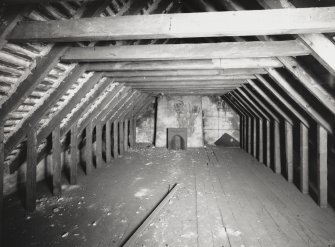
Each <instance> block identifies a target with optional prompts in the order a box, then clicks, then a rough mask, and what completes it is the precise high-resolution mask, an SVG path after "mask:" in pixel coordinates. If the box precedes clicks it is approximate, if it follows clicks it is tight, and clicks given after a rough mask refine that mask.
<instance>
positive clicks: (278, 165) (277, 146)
mask: <svg viewBox="0 0 335 247" xmlns="http://www.w3.org/2000/svg"><path fill="white" fill-rule="evenodd" d="M274 141H275V150H274V151H275V157H274V162H275V173H277V174H280V173H281V159H280V129H279V123H278V122H277V121H275V140H274Z"/></svg>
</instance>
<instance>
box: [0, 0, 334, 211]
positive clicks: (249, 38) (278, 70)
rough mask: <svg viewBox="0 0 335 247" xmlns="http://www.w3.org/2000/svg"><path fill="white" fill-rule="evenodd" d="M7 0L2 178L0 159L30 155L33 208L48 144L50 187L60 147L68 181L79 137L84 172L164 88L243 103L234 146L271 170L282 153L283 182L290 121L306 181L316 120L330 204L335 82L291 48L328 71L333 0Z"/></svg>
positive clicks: (1, 43)
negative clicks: (250, 5) (322, 1)
mask: <svg viewBox="0 0 335 247" xmlns="http://www.w3.org/2000/svg"><path fill="white" fill-rule="evenodd" d="M7 2H8V4H7V5H5V8H6V10H7V11H6V13H7V14H8V17H7V21H6V22H3V23H2V24H1V26H0V30H1V34H0V35H1V36H0V72H1V73H0V107H1V108H0V139H1V142H0V171H1V172H0V177H1V182H0V185H1V186H0V188H1V191H2V189H3V173H4V171H5V172H10V173H15V172H17V171H18V169H23V168H21V166H22V164H23V163H25V162H26V168H25V169H26V192H27V193H26V207H27V209H28V210H31V211H32V210H34V209H35V202H36V166H37V164H38V163H39V162H40V161H41V160H42V159H43V158H45V157H46V156H47V155H51V159H52V164H53V191H54V194H56V195H57V194H59V193H60V192H61V182H60V181H61V179H60V178H61V166H62V164H61V152H63V150H68V151H69V152H70V160H71V162H69V163H70V182H71V183H72V184H75V183H76V181H77V165H78V162H79V161H78V156H79V155H78V150H79V149H78V147H79V146H81V145H84V144H85V149H86V151H85V163H86V173H87V174H89V173H90V172H91V171H92V168H93V164H94V163H95V164H96V167H101V166H102V164H103V162H104V161H105V162H107V163H110V162H112V158H117V157H115V156H114V157H112V155H111V153H112V150H111V147H112V146H113V148H114V149H115V150H114V151H113V153H114V154H115V153H116V154H118V153H119V154H120V155H122V154H123V153H124V151H126V150H127V149H128V148H129V147H131V146H133V145H134V142H135V139H136V137H135V135H136V131H135V126H136V119H137V118H138V117H139V116H140V115H141V114H142V113H143V112H144V111H145V109H146V108H147V107H148V105H150V104H152V102H153V101H154V99H155V97H157V96H159V95H161V94H171V95H218V96H221V97H222V98H223V99H224V100H226V102H227V103H228V104H229V105H230V106H231V107H232V108H233V109H234V110H235V111H236V112H237V113H238V114H239V115H240V119H241V146H242V147H243V148H244V149H246V150H247V151H248V152H249V153H251V154H252V155H253V156H254V157H256V158H257V159H258V160H259V161H260V162H262V163H264V164H266V165H267V166H269V167H271V168H272V169H273V170H274V171H275V172H276V173H283V172H282V171H281V170H282V169H283V167H282V166H281V163H282V162H281V158H283V155H281V154H284V156H285V168H284V169H285V172H284V174H285V177H286V178H287V180H288V181H289V182H293V175H294V172H296V171H294V166H293V128H296V127H297V128H299V129H300V143H299V145H300V160H299V162H300V164H299V165H298V166H299V171H298V172H299V173H300V174H299V175H300V186H299V188H300V189H301V191H302V192H303V193H307V192H308V189H309V185H310V183H309V177H308V167H309V165H308V153H309V150H308V137H309V130H310V129H311V128H313V129H315V128H316V131H317V140H318V141H317V146H316V148H317V153H318V157H319V158H318V160H317V164H314V165H315V166H316V167H317V171H318V172H317V180H318V184H317V185H316V186H315V193H316V194H317V195H318V196H317V201H318V203H319V205H320V206H326V205H327V179H326V178H327V160H326V157H327V138H328V136H330V135H331V136H333V131H334V116H335V100H334V95H335V93H334V89H333V91H329V90H327V89H326V88H325V87H324V86H325V83H321V82H320V80H319V79H318V78H317V77H316V76H314V75H313V74H312V73H311V72H309V71H308V70H307V69H306V68H305V67H304V66H302V65H301V62H300V60H299V58H300V57H305V56H313V57H314V59H315V60H316V61H317V62H318V63H319V64H320V65H322V66H323V67H324V68H326V69H327V71H328V73H329V74H330V76H335V56H334V54H335V44H334V37H333V33H335V6H333V7H332V6H331V7H318V8H315V7H308V8H299V7H304V6H297V7H298V8H296V6H294V5H293V4H292V3H291V2H289V0H281V1H275V0H255V3H256V2H257V3H256V4H257V6H259V7H260V8H259V9H257V10H247V11H245V9H244V7H243V5H242V4H239V3H238V2H237V1H236V2H235V1H232V0H223V1H220V6H218V4H217V3H216V4H212V2H215V1H209V0H207V1H205V0H198V1H195V2H197V3H196V4H193V3H191V2H193V1H185V2H181V1H174V0H150V1H135V0H134V1H133V0H128V1H127V0H107V1H102V0H97V1H94V0H90V1H65V0H63V1H62V0H53V1H43V0H29V1H27V0H25V1H23V0H22V1H21V0H15V1H12V0H8V1H7ZM22 2H25V3H27V2H31V4H22V5H20V3H22ZM240 2H241V1H240ZM11 3H16V4H17V5H15V6H14V5H11ZM17 6H20V9H18V7H17ZM261 7H262V8H263V9H261ZM198 11H202V12H198ZM13 13H15V15H14V14H13ZM190 40H191V42H190ZM305 95H309V96H310V97H305ZM311 101H313V102H314V103H311ZM320 109H321V110H320ZM281 126H282V127H283V128H284V129H285V138H284V139H285V143H282V142H280V128H281ZM315 126H316V127H315ZM112 129H113V131H112ZM112 132H113V133H114V135H113V136H111V133H112ZM119 132H120V133H119ZM118 133H119V134H118ZM118 138H119V139H120V140H118ZM103 140H104V141H105V144H104V145H103ZM94 142H95V143H96V145H95V146H96V150H95V156H94V158H95V162H93V152H92V149H93V147H92V144H93V143H94ZM112 142H113V143H119V147H118V146H117V145H111V143H112ZM103 146H104V149H103ZM118 149H119V150H118ZM282 152H283V153H282ZM103 153H105V156H104V158H103ZM2 197H3V196H2V192H1V196H0V198H1V200H2ZM0 204H1V205H2V201H0Z"/></svg>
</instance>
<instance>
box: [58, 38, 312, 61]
mask: <svg viewBox="0 0 335 247" xmlns="http://www.w3.org/2000/svg"><path fill="white" fill-rule="evenodd" d="M309 53H310V51H309V49H308V48H306V47H305V46H304V45H303V44H301V42H299V41H296V40H289V41H250V42H226V43H201V44H200V43H199V44H164V45H124V46H98V47H93V48H90V47H73V48H71V49H69V50H68V52H66V54H64V55H63V56H62V61H64V62H98V61H150V60H185V59H213V58H224V59H226V58H261V57H275V56H303V55H309Z"/></svg>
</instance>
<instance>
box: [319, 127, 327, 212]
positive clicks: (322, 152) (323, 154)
mask: <svg viewBox="0 0 335 247" xmlns="http://www.w3.org/2000/svg"><path fill="white" fill-rule="evenodd" d="M327 138H328V133H327V130H326V129H325V128H324V127H323V126H321V125H318V127H317V173H318V174H317V179H318V189H319V195H318V203H319V206H320V207H327V205H328V199H327V193H328V188H327V186H328V184H327V183H328V181H327V142H328V139H327Z"/></svg>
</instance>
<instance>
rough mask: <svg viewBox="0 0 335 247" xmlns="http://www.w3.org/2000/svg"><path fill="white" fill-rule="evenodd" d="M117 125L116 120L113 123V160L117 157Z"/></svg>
mask: <svg viewBox="0 0 335 247" xmlns="http://www.w3.org/2000/svg"><path fill="white" fill-rule="evenodd" d="M118 126H119V123H118V121H117V120H115V121H114V122H113V158H114V159H117V158H118V156H119V130H118Z"/></svg>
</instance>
